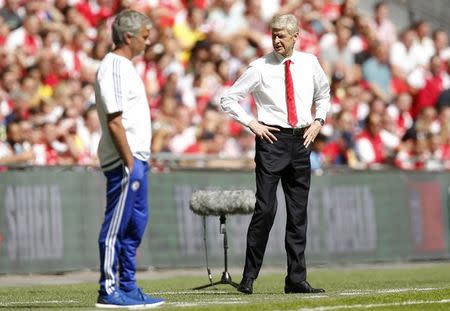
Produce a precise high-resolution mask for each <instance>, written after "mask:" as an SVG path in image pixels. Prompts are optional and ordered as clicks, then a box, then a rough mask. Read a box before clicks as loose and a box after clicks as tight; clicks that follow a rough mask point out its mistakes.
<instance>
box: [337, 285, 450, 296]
mask: <svg viewBox="0 0 450 311" xmlns="http://www.w3.org/2000/svg"><path fill="white" fill-rule="evenodd" d="M446 288H448V287H411V288H385V289H367V290H364V289H360V290H358V289H357V290H349V291H345V292H342V293H339V294H338V295H340V296H358V295H369V294H373V293H377V294H392V293H403V292H426V291H432V290H440V289H446Z"/></svg>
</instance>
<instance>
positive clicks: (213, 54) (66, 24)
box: [0, 0, 450, 170]
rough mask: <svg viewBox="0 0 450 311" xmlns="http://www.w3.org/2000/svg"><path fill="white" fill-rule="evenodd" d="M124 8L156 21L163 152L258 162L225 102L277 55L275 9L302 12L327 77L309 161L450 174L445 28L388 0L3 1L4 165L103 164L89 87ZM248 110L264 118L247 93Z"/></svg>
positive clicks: (152, 58) (142, 67) (150, 72)
mask: <svg viewBox="0 0 450 311" xmlns="http://www.w3.org/2000/svg"><path fill="white" fill-rule="evenodd" d="M126 8H132V9H135V10H138V11H140V12H143V13H145V14H147V15H148V16H149V17H150V18H151V20H152V21H153V26H154V27H152V30H151V34H150V40H151V42H152V43H151V45H150V46H149V47H148V48H147V50H146V52H145V54H144V55H142V57H139V58H137V59H136V60H135V65H136V70H137V71H138V72H139V74H140V75H141V76H142V79H143V81H144V83H145V86H146V91H147V96H148V102H149V105H150V107H151V114H152V128H153V139H152V152H153V153H154V154H156V153H169V154H173V155H174V156H179V155H207V156H214V157H215V158H216V159H225V158H236V160H235V161H229V162H223V161H222V162H220V161H219V162H216V163H217V165H219V166H233V165H236V163H240V164H243V165H247V166H249V165H250V166H251V165H252V163H253V162H252V161H251V159H252V157H253V154H254V136H253V134H252V133H251V132H249V131H248V130H247V129H245V128H243V127H242V126H241V125H240V124H238V123H237V122H235V121H233V120H231V119H229V118H228V117H226V116H225V115H224V114H223V113H221V111H220V109H219V106H218V99H219V97H220V95H221V94H222V92H223V91H224V90H225V89H226V88H227V87H229V86H230V85H231V84H232V83H233V81H235V80H236V78H237V77H238V76H239V75H240V74H241V73H242V72H243V70H244V69H245V68H246V67H247V65H248V64H249V62H251V61H252V60H253V59H255V58H257V57H260V56H262V55H264V54H266V53H268V52H270V51H271V50H272V44H271V34H270V29H269V28H268V24H269V21H270V19H271V18H272V16H273V15H274V14H278V13H292V14H295V15H296V16H297V17H298V20H299V22H300V27H301V33H300V40H299V41H298V42H297V47H296V48H297V49H298V50H301V51H305V52H309V53H313V54H315V55H317V56H318V58H319V60H320V62H321V64H322V66H323V68H324V69H325V72H326V73H327V75H328V77H329V79H330V83H331V93H332V94H331V95H332V110H331V112H330V114H329V116H328V118H327V120H326V125H325V126H324V127H323V128H322V132H321V134H320V135H319V136H318V138H317V139H316V141H315V142H314V145H313V146H312V148H313V152H312V154H311V164H312V168H313V169H323V168H326V167H331V166H335V165H345V166H349V167H351V168H358V169H364V168H379V167H384V166H395V167H398V168H400V169H404V170H417V169H426V170H442V169H447V170H448V169H450V47H449V43H448V34H447V33H446V32H445V31H444V30H440V29H431V26H430V25H429V23H428V22H427V21H417V22H415V23H414V24H412V25H410V26H409V27H407V28H405V29H398V27H397V26H396V25H395V23H394V22H393V21H392V20H390V17H389V5H388V4H387V3H384V2H379V3H377V4H376V5H375V6H374V8H373V11H372V12H369V13H368V14H363V13H361V12H360V11H359V10H358V1H357V0H271V1H265V0H137V1H129V0H28V1H23V0H0V164H3V165H5V164H18V163H19V164H29V165H94V166H95V165H97V162H98V161H97V156H96V149H97V144H98V141H99V137H100V126H99V121H98V117H97V113H96V110H95V101H94V91H93V82H94V80H95V72H96V69H97V67H98V64H99V62H100V60H101V59H102V58H103V56H104V55H105V54H106V53H108V51H110V50H111V48H112V43H111V39H110V37H111V36H110V25H111V23H112V20H113V18H114V15H115V14H116V13H117V12H118V11H120V10H122V9H126ZM242 105H243V107H244V108H245V109H246V110H248V111H253V112H254V109H255V105H254V101H253V99H252V97H251V96H249V97H248V98H247V99H246V100H245V101H244V102H243V103H242ZM189 163H190V164H191V165H204V162H201V163H200V162H198V161H195V162H189ZM199 163H200V164H199ZM226 163H228V164H226Z"/></svg>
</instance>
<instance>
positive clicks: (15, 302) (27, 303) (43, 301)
mask: <svg viewBox="0 0 450 311" xmlns="http://www.w3.org/2000/svg"><path fill="white" fill-rule="evenodd" d="M78 302H79V301H77V300H41V301H39V300H36V301H10V302H0V306H2V307H11V306H18V305H36V304H44V303H53V304H62V303H78Z"/></svg>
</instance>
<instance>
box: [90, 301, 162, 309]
mask: <svg viewBox="0 0 450 311" xmlns="http://www.w3.org/2000/svg"><path fill="white" fill-rule="evenodd" d="M164 302H165V301H161V302H157V303H152V304H150V305H145V304H144V305H133V306H119V305H111V304H104V303H96V304H95V307H96V308H99V309H126V310H146V309H153V308H156V307H158V306H160V305H162V304H163V303H164Z"/></svg>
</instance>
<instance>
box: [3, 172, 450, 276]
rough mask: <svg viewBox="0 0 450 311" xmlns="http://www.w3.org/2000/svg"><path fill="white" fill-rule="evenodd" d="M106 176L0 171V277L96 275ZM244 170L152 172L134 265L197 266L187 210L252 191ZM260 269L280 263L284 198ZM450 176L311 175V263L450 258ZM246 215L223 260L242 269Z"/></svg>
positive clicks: (210, 236)
mask: <svg viewBox="0 0 450 311" xmlns="http://www.w3.org/2000/svg"><path fill="white" fill-rule="evenodd" d="M104 183H105V180H104V177H103V175H102V173H101V172H99V171H97V170H94V169H82V168H77V169H71V170H64V169H61V168H59V169H40V170H9V171H6V172H3V173H1V174H0V273H1V274H6V273H29V272H39V273H49V272H61V271H70V270H78V269H86V268H88V269H98V250H97V236H98V231H99V228H100V225H101V221H102V214H103V209H104V206H105V198H104V190H105V184H104ZM254 187H255V183H254V175H253V173H252V172H249V171H246V172H243V171H219V170H209V171H201V170H191V171H187V170H184V171H173V172H168V173H155V174H151V175H150V186H149V193H150V206H151V212H150V222H149V227H148V228H147V231H146V235H145V237H144V240H143V243H142V245H141V248H140V251H139V254H138V256H139V258H138V261H139V266H140V267H142V268H145V267H149V266H152V267H160V268H166V267H167V268H168V267H202V266H204V264H205V260H204V258H205V257H204V241H203V223H202V218H201V217H200V216H198V215H196V214H194V213H193V212H192V211H191V210H190V209H189V200H190V198H191V195H192V193H193V191H195V190H198V189H252V190H254ZM278 190H279V191H278V213H277V217H276V219H275V223H274V226H273V228H272V231H271V235H270V240H269V244H268V246H267V250H266V256H265V258H264V265H265V266H273V265H278V266H283V265H285V262H286V259H285V250H284V227H285V217H286V211H285V201H284V198H283V196H282V193H283V192H282V191H281V188H279V189H278ZM449 191H450V173H449V172H446V173H443V172H441V173H436V172H433V173H428V172H401V171H380V172H373V171H364V172H363V171H361V172H352V171H348V172H345V173H325V174H324V175H322V176H313V178H312V186H311V192H310V197H309V208H308V218H309V225H308V243H307V260H308V262H309V263H310V264H336V263H373V262H392V261H409V260H427V259H448V258H449V257H450V250H449V214H448V210H449V204H450V203H449ZM250 217H251V216H248V215H246V216H237V215H236V216H233V215H230V216H229V217H227V218H228V224H227V232H228V244H229V251H228V259H229V264H230V265H232V266H239V267H242V266H243V262H244V254H245V238H246V232H247V226H248V223H249V221H250ZM218 228H219V224H218V218H217V217H207V226H206V230H207V232H206V236H207V247H208V255H209V260H210V264H211V265H212V266H216V267H221V266H222V264H223V262H222V261H223V254H222V253H223V250H222V247H221V239H222V236H221V235H220V234H219V231H218Z"/></svg>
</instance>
